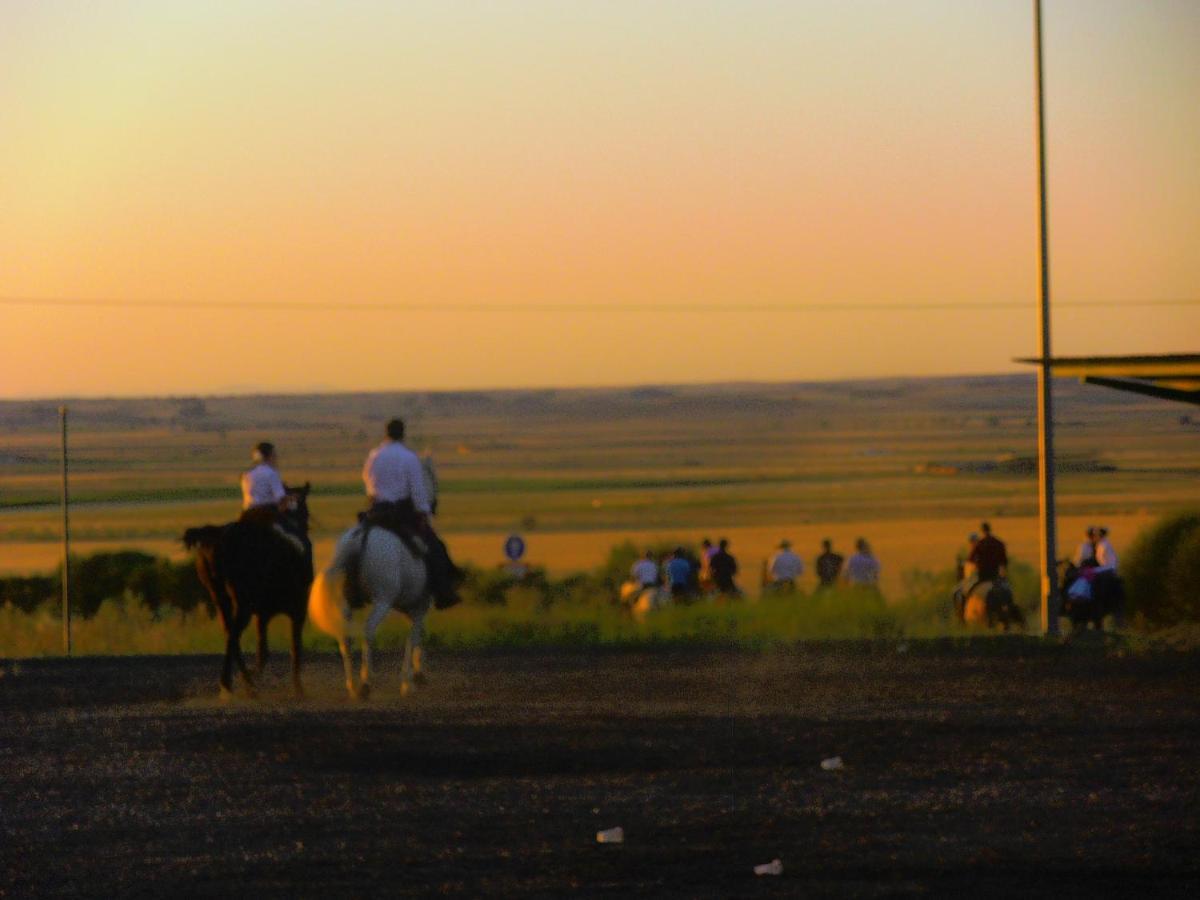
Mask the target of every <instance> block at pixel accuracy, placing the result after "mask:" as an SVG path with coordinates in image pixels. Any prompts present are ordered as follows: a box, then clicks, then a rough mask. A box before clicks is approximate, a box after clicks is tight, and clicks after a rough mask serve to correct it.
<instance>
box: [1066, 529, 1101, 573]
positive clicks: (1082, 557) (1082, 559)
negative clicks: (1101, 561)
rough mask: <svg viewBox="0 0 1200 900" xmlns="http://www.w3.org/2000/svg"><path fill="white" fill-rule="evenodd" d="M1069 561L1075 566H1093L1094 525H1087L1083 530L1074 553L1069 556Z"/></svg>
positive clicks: (1094, 551)
mask: <svg viewBox="0 0 1200 900" xmlns="http://www.w3.org/2000/svg"><path fill="white" fill-rule="evenodd" d="M1071 562H1073V563H1074V564H1075V567H1076V568H1083V567H1084V566H1088V567H1095V565H1096V526H1094V525H1089V526H1088V527H1087V529H1086V530H1085V531H1084V539H1083V541H1082V542H1081V543H1080V544H1079V548H1078V549H1077V550H1076V551H1075V555H1074V556H1073V557H1072V558H1071Z"/></svg>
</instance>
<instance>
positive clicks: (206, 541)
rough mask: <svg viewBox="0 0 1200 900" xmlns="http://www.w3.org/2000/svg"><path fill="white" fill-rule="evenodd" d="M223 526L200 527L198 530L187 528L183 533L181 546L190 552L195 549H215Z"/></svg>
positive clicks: (223, 528)
mask: <svg viewBox="0 0 1200 900" xmlns="http://www.w3.org/2000/svg"><path fill="white" fill-rule="evenodd" d="M224 530H225V526H224V525H201V526H200V527H199V528H189V529H188V530H187V531H185V532H184V533H183V538H182V541H183V546H185V547H186V548H187V549H189V550H192V549H194V548H196V547H206V548H215V547H216V546H217V543H218V542H219V541H220V540H221V533H222V532H223V531H224Z"/></svg>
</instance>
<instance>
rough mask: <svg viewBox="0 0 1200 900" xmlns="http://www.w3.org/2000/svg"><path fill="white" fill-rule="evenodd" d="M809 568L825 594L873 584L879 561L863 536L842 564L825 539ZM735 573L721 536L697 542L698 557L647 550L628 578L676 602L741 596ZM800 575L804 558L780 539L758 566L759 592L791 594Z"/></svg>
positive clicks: (734, 560)
mask: <svg viewBox="0 0 1200 900" xmlns="http://www.w3.org/2000/svg"><path fill="white" fill-rule="evenodd" d="M814 568H815V570H816V575H817V584H816V589H817V590H818V591H821V590H830V589H832V588H835V587H837V586H838V585H839V584H841V585H848V586H852V587H863V588H871V589H876V588H878V585H879V573H880V566H879V560H877V559H876V558H875V557H874V555H872V553H871V548H870V545H869V544H868V543H867V542H866V540H865V539H863V538H859V539H858V540H857V541H856V542H855V553H854V554H853V555H852V556H851V557H850V558H849V559H848V560H847V559H846V558H845V557H843V556H842V555H841V554H840V553H835V552H834V550H833V542H832V541H831V540H829V539H828V538H827V539H825V540H824V541H822V542H821V553H820V554H819V555H818V556H817V557H816V559H815V560H814ZM738 571H739V570H738V561H737V558H736V557H735V556H734V555H733V554H732V553H731V552H730V550H729V540H728V539H727V538H721V539H720V540H718V541H717V543H716V544H715V545H714V544H713V542H712V541H710V540H709V539H708V538H705V539H704V540H702V541H701V542H700V549H699V552H698V553H691V552H689V551H688V549H687V548H685V547H676V548H675V550H674V551H673V552H672V553H670V554H669V555H666V556H664V557H662V558H658V557H656V555H655V553H654V551H653V550H647V551H646V552H645V554H644V555H643V556H642V557H641V558H640V559H638V560H637V561H636V562H634V564H633V566H632V567H631V569H630V573H629V574H630V579H631V580H632V581H633V582H634V583H635V584H636V585H637V586H638V587H639V588H640V589H646V588H658V587H662V588H666V589H667V590H669V591H670V593H671V595H672V596H673V597H675V598H677V599H687V598H693V597H697V596H700V595H704V594H716V595H718V596H723V597H739V596H741V595H742V590H741V588H740V587H738V584H737V577H736V576H737V575H738ZM804 572H805V566H804V560H803V559H801V557H800V555H799V554H797V553H796V552H795V551H794V550H793V549H792V542H791V541H789V540H787V539H784V540H783V541H781V542H780V543H779V547H778V549H777V551H776V552H775V553H774V554H773V555H772V556H771V558H770V559H769V560H767V561H766V563H765V564H764V571H763V589H764V590H766V591H771V592H775V593H791V592H794V591H795V590H796V589H797V587H798V586H799V582H800V578H801V576H803V575H804Z"/></svg>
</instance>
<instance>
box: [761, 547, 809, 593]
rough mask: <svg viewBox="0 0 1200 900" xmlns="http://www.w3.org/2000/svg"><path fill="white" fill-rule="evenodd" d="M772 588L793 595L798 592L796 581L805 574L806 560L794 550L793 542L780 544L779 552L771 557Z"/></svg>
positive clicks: (770, 574) (769, 568)
mask: <svg viewBox="0 0 1200 900" xmlns="http://www.w3.org/2000/svg"><path fill="white" fill-rule="evenodd" d="M768 574H769V576H770V587H771V589H772V590H775V591H779V592H780V593H791V592H792V591H794V590H796V579H797V578H799V577H800V576H801V575H803V574H804V560H802V559H801V558H800V557H799V556H797V555H796V553H795V552H794V551H793V550H792V542H791V541H789V540H782V541H780V542H779V551H778V552H777V553H776V554H775V555H774V556H772V557H771V561H770V563H769V564H768Z"/></svg>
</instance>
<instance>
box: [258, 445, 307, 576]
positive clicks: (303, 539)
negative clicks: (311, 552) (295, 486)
mask: <svg viewBox="0 0 1200 900" xmlns="http://www.w3.org/2000/svg"><path fill="white" fill-rule="evenodd" d="M251 458H252V459H253V460H254V462H255V466H254V468H252V469H250V470H248V471H246V472H243V473H242V515H241V521H242V522H249V523H250V524H252V525H259V526H262V527H263V528H273V529H274V530H275V531H276V532H277V533H278V534H279V535H280V536H281V537H283V538H284V539H285V540H287V542H288V543H289V544H291V545H292V546H295V547H296V548H297V549H298V550H299V551H300V552H301V553H305V552H307V551H308V549H309V548H311V545H310V544H309V543H308V537H307V536H306V535H303V534H300V533H298V532H296V531H295V529H294V528H293V527H292V525H291V522H290V520H289V519H288V518H287V517H286V516H284V515H283V513H285V512H286V511H287V510H288V509H290V508H291V498H290V497H289V496H288V492H287V488H286V487H284V485H283V479H282V478H281V477H280V475H279V456H278V454H277V453H276V452H275V445H274V444H272V443H271V442H270V441H263V442H261V443H259V444H255V445H254V450H253V451H252V453H251Z"/></svg>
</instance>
